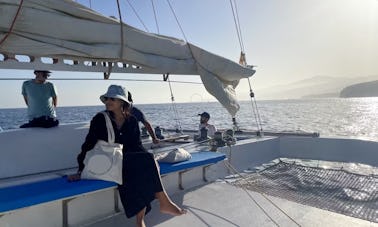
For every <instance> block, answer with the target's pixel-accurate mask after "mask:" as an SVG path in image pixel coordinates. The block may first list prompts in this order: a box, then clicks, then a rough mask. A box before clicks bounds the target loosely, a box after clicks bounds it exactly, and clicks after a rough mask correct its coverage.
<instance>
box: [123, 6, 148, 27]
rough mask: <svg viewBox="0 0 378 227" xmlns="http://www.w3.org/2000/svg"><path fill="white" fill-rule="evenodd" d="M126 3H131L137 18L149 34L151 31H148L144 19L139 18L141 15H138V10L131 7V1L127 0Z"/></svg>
mask: <svg viewBox="0 0 378 227" xmlns="http://www.w3.org/2000/svg"><path fill="white" fill-rule="evenodd" d="M126 1H127V3H129V5H130V7H131V9H132V10H133V12H134V13H135V15H136V16H137V18H138V20H139V22H140V23H141V24H142V25H143V27H144V29H145V30H146V31H147V32H150V31H149V30H148V28H147V27H146V25H145V24H144V23H143V21H142V19H141V18H140V17H139V15H138V13H137V12H136V10H135V9H134V7H133V5H131V3H130V1H129V0H126Z"/></svg>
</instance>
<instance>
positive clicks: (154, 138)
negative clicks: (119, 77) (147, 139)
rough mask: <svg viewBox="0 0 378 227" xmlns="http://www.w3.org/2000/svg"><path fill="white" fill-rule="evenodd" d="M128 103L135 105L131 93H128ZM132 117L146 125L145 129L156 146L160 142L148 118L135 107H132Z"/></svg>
mask: <svg viewBox="0 0 378 227" xmlns="http://www.w3.org/2000/svg"><path fill="white" fill-rule="evenodd" d="M128 101H129V102H131V103H133V97H132V95H131V93H130V92H128ZM131 115H133V116H134V117H135V118H136V119H137V120H138V122H141V123H142V124H143V125H144V127H145V128H146V129H147V131H148V134H150V136H151V138H152V142H153V143H154V144H157V143H159V142H160V140H159V139H158V138H157V136H156V135H155V132H154V130H153V129H152V126H151V123H150V122H149V121H148V120H147V118H146V116H145V115H144V114H143V112H142V111H141V110H140V109H138V108H136V107H135V106H134V105H132V107H131Z"/></svg>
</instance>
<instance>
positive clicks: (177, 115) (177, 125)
mask: <svg viewBox="0 0 378 227" xmlns="http://www.w3.org/2000/svg"><path fill="white" fill-rule="evenodd" d="M167 81H168V84H169V90H170V91H171V101H172V108H173V113H174V115H175V121H176V130H178V132H179V133H181V134H182V128H181V121H180V117H179V113H178V111H177V107H176V103H175V97H174V96H173V91H172V86H171V80H170V79H169V75H168V74H167Z"/></svg>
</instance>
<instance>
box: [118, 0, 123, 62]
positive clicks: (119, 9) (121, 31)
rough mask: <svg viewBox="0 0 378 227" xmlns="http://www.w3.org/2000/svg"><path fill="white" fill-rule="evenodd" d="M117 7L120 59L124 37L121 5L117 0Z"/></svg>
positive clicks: (121, 57)
mask: <svg viewBox="0 0 378 227" xmlns="http://www.w3.org/2000/svg"><path fill="white" fill-rule="evenodd" d="M117 8H118V15H119V25H120V28H121V29H120V33H121V34H120V36H121V38H120V39H121V53H120V55H119V57H120V60H121V61H122V59H123V48H124V47H123V45H124V39H123V24H122V14H121V7H120V5H119V0H117Z"/></svg>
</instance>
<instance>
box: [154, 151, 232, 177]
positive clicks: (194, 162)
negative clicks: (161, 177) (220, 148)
mask: <svg viewBox="0 0 378 227" xmlns="http://www.w3.org/2000/svg"><path fill="white" fill-rule="evenodd" d="M191 155H192V158H191V159H189V160H187V161H183V162H178V163H159V165H160V174H167V173H171V172H177V171H180V170H185V169H190V168H194V167H198V166H204V165H208V164H214V163H217V162H219V161H222V160H223V159H225V158H226V155H225V154H222V153H217V152H211V151H201V152H196V153H191Z"/></svg>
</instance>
